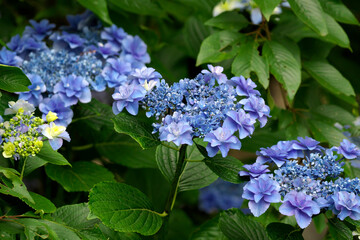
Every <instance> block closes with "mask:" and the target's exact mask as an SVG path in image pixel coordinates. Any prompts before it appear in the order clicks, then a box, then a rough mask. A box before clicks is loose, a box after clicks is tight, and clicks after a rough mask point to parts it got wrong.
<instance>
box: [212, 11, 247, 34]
mask: <svg viewBox="0 0 360 240" xmlns="http://www.w3.org/2000/svg"><path fill="white" fill-rule="evenodd" d="M205 25H208V26H211V27H217V28H220V29H224V30H235V31H239V30H241V29H243V28H245V27H247V26H248V25H249V21H248V20H247V19H246V18H245V17H244V15H242V14H239V13H237V12H235V11H231V12H228V11H227V12H223V13H221V14H220V15H218V16H216V17H213V18H210V19H209V20H207V21H206V22H205Z"/></svg>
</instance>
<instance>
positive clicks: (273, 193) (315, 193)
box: [239, 137, 360, 228]
mask: <svg viewBox="0 0 360 240" xmlns="http://www.w3.org/2000/svg"><path fill="white" fill-rule="evenodd" d="M257 155H258V157H257V160H256V162H255V163H254V164H252V165H244V167H245V168H246V170H247V171H240V173H239V174H240V176H243V177H244V176H248V177H250V181H249V182H248V183H247V184H246V185H245V186H244V193H243V195H242V197H243V198H245V199H248V200H249V208H250V211H251V212H252V214H253V215H254V216H256V217H258V216H260V215H262V214H263V213H264V212H265V211H266V210H267V209H268V208H269V206H270V204H271V203H279V202H281V203H282V205H281V206H280V208H279V211H280V213H281V214H283V215H286V216H295V218H296V221H297V223H298V225H299V226H300V227H301V228H305V227H307V226H308V225H309V224H310V222H311V219H312V217H313V216H315V215H317V214H319V213H320V211H326V210H331V211H332V212H333V213H334V214H336V215H337V217H338V218H339V219H340V220H344V219H345V218H346V217H349V218H351V219H354V220H360V197H359V194H360V179H359V178H353V179H350V178H343V177H342V174H343V172H344V168H343V166H344V164H345V161H348V159H353V158H355V157H359V156H360V150H359V149H358V148H357V147H354V146H353V145H352V143H350V142H349V141H348V140H346V139H344V140H343V141H342V142H341V144H340V146H339V147H332V148H329V149H326V148H323V147H322V146H320V145H319V142H318V141H316V140H314V139H312V138H309V137H305V138H302V137H299V138H298V140H294V141H280V142H278V143H277V144H276V145H274V146H272V147H269V148H261V149H260V151H259V152H257ZM268 165H270V166H273V167H275V170H274V171H273V172H270V170H269V169H268V167H269V166H268Z"/></svg>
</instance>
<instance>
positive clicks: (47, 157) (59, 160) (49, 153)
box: [27, 141, 71, 171]
mask: <svg viewBox="0 0 360 240" xmlns="http://www.w3.org/2000/svg"><path fill="white" fill-rule="evenodd" d="M27 161H28V162H31V161H34V162H36V163H34V165H35V166H39V167H41V166H42V165H43V163H44V162H46V163H51V164H55V165H69V166H71V165H70V163H69V162H68V161H67V160H66V159H65V158H64V157H63V155H61V154H60V153H58V152H57V151H54V150H53V149H52V147H51V146H50V144H49V142H48V141H45V142H44V145H43V147H42V148H41V150H40V152H39V153H38V154H36V156H34V157H32V156H31V157H29V158H28V160H27ZM27 166H29V167H30V168H31V170H34V166H33V165H31V164H30V165H27ZM27 171H29V170H27Z"/></svg>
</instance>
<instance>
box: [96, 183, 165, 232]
mask: <svg viewBox="0 0 360 240" xmlns="http://www.w3.org/2000/svg"><path fill="white" fill-rule="evenodd" d="M89 207H90V211H91V212H92V213H93V214H94V215H96V216H97V217H99V218H100V220H101V221H102V222H103V223H104V224H105V225H106V226H108V227H110V228H113V229H114V230H116V231H119V232H137V233H140V234H143V235H146V236H148V235H153V234H155V233H156V232H157V231H158V230H159V229H160V227H161V225H162V218H161V217H160V216H159V213H157V212H154V211H153V206H152V204H151V202H150V200H149V199H148V198H147V197H146V196H145V195H144V194H143V193H142V192H140V191H139V190H138V189H136V188H133V187H131V186H128V185H126V184H123V183H110V182H102V183H99V184H97V185H95V186H94V188H93V189H92V190H91V191H90V195H89Z"/></svg>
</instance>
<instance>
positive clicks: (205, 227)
mask: <svg viewBox="0 0 360 240" xmlns="http://www.w3.org/2000/svg"><path fill="white" fill-rule="evenodd" d="M218 223H219V217H215V218H213V219H210V220H209V221H207V222H205V223H203V224H201V225H200V226H199V227H198V228H197V229H196V230H195V231H194V232H193V233H192V234H191V237H190V240H226V239H228V238H227V237H225V235H224V234H223V233H222V232H221V230H220V228H219V224H218Z"/></svg>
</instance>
